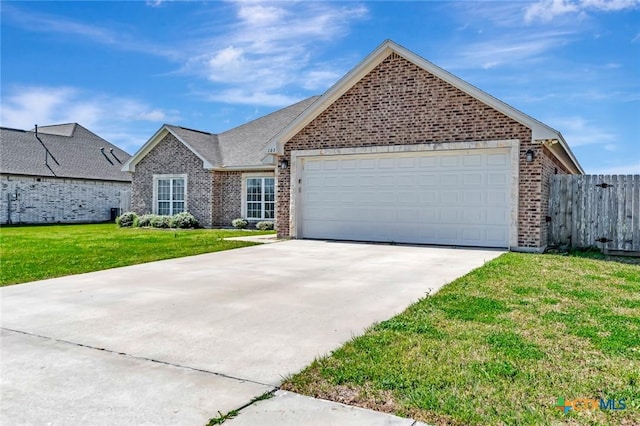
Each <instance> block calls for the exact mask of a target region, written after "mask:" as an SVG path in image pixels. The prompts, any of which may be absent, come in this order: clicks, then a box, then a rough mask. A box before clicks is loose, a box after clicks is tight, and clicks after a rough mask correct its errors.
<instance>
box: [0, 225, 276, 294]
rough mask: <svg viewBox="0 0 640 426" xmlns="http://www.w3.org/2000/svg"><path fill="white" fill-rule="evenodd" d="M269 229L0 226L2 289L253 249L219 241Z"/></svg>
mask: <svg viewBox="0 0 640 426" xmlns="http://www.w3.org/2000/svg"><path fill="white" fill-rule="evenodd" d="M269 233H272V231H267V232H260V231H237V230H210V229H197V230H164V229H137V228H136V229H130V228H119V227H118V226H117V225H114V224H98V225H57V226H19V227H2V228H0V259H1V260H0V262H1V264H0V285H2V286H5V285H10V284H17V283H23V282H27V281H34V280H41V279H45V278H53V277H60V276H63V275H70V274H79V273H82V272H91V271H98V270H102V269H108V268H115V267H118V266H127V265H134V264H137V263H145V262H151V261H154V260H161V259H170V258H174V257H182V256H191V255H195V254H202V253H209V252H214V251H222V250H229V249H233V248H238V247H246V246H250V245H254V243H249V242H243V241H225V240H222V238H227V237H239V236H243V235H260V234H269Z"/></svg>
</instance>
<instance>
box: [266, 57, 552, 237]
mask: <svg viewBox="0 0 640 426" xmlns="http://www.w3.org/2000/svg"><path fill="white" fill-rule="evenodd" d="M499 139H518V140H519V141H520V156H519V158H520V165H519V167H520V185H519V205H518V223H519V226H518V245H519V246H520V247H532V248H535V247H540V246H541V245H543V244H545V243H546V242H544V243H543V242H542V240H541V217H542V218H543V216H541V214H542V211H541V209H542V206H541V181H542V172H541V168H542V166H541V165H542V156H541V155H540V150H541V147H540V145H532V133H531V130H530V129H529V128H527V127H525V126H523V125H522V124H520V123H518V122H516V121H514V120H512V119H511V118H509V117H507V116H505V115H503V114H501V113H499V112H498V111H496V110H494V109H492V108H491V107H489V106H487V105H485V104H483V103H482V102H480V101H478V100H476V99H475V98H473V97H471V96H469V95H467V94H466V93H464V92H462V91H461V90H459V89H457V88H455V87H453V86H452V85H450V84H448V83H447V82H445V81H443V80H441V79H439V78H437V77H436V76H434V75H432V74H430V73H428V72H427V71H425V70H423V69H421V68H419V67H417V66H416V65H414V64H412V63H411V62H409V61H407V60H405V59H403V58H402V57H400V56H399V55H397V54H395V53H392V54H391V55H389V57H388V58H386V59H385V60H384V61H383V62H382V63H381V64H380V65H378V66H377V67H376V68H375V69H373V70H372V71H371V72H370V73H369V74H367V75H366V76H365V77H364V78H362V79H361V80H360V81H359V82H358V83H356V84H355V85H354V86H353V87H352V88H351V89H349V90H348V91H347V92H346V93H345V94H344V95H342V96H341V97H340V98H339V99H337V100H336V101H335V102H334V103H333V104H332V105H331V106H330V107H329V108H327V109H326V110H325V111H324V112H323V113H322V114H320V115H319V116H318V117H316V118H315V119H314V120H313V121H312V122H311V123H309V124H308V125H307V126H306V127H305V128H304V129H302V130H301V131H300V132H299V133H298V134H296V135H295V136H294V137H293V138H291V140H289V141H288V142H287V143H286V144H285V147H284V156H285V158H287V159H288V160H290V159H291V151H292V150H302V149H323V148H343V147H365V146H375V145H406V144H418V143H428V142H443V143H446V142H458V141H484V140H499ZM529 148H531V149H533V150H534V151H535V152H536V158H535V160H534V161H533V162H532V163H526V162H525V161H524V153H525V152H526V151H527V150H528V149H529ZM289 179H290V174H289V170H288V169H287V170H280V172H279V174H278V196H277V209H278V211H277V214H276V226H277V229H278V233H279V235H280V236H281V237H287V236H288V235H289V226H288V223H289V201H290V194H289V190H290V185H289Z"/></svg>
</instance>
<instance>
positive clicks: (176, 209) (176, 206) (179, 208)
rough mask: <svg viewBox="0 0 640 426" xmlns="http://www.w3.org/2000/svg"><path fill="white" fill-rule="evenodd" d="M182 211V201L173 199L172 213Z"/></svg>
mask: <svg viewBox="0 0 640 426" xmlns="http://www.w3.org/2000/svg"><path fill="white" fill-rule="evenodd" d="M183 211H184V202H183V201H174V202H173V212H172V214H176V213H182V212H183Z"/></svg>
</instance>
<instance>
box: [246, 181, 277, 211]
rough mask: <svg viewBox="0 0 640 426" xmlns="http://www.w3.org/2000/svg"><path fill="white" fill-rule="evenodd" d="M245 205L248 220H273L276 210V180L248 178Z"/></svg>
mask: <svg viewBox="0 0 640 426" xmlns="http://www.w3.org/2000/svg"><path fill="white" fill-rule="evenodd" d="M245 205H246V212H247V214H246V216H247V219H258V220H262V219H273V218H274V217H275V209H276V193H275V179H274V178H272V177H249V178H247V180H246V195H245Z"/></svg>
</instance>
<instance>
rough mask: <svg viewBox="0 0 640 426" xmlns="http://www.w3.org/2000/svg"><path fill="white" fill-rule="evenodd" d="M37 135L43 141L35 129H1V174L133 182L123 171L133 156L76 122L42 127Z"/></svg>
mask: <svg viewBox="0 0 640 426" xmlns="http://www.w3.org/2000/svg"><path fill="white" fill-rule="evenodd" d="M38 138H39V139H40V140H41V141H42V143H40V141H38V139H37V138H36V133H35V131H31V130H17V129H9V128H4V127H3V128H0V173H5V174H20V175H30V176H51V177H54V176H57V177H66V178H79V179H95V180H115V181H131V175H130V174H129V173H126V172H123V171H121V168H122V165H123V164H124V163H125V162H126V161H128V160H129V158H130V157H131V156H130V155H129V154H127V153H126V152H125V151H123V150H121V149H120V148H118V147H117V146H115V145H113V144H111V143H109V142H107V141H106V140H104V139H102V138H101V137H99V136H98V135H96V134H94V133H92V132H90V131H89V130H87V129H86V128H84V127H82V126H81V125H79V124H77V123H70V124H61V125H53V126H43V127H39V128H38ZM43 144H44V146H46V148H47V149H48V150H49V153H50V154H51V155H47V154H46V152H47V151H46V150H45V148H44V146H43ZM100 148H103V150H102V151H101V150H100ZM45 159H46V163H45ZM54 159H55V160H57V163H56V161H54Z"/></svg>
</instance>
